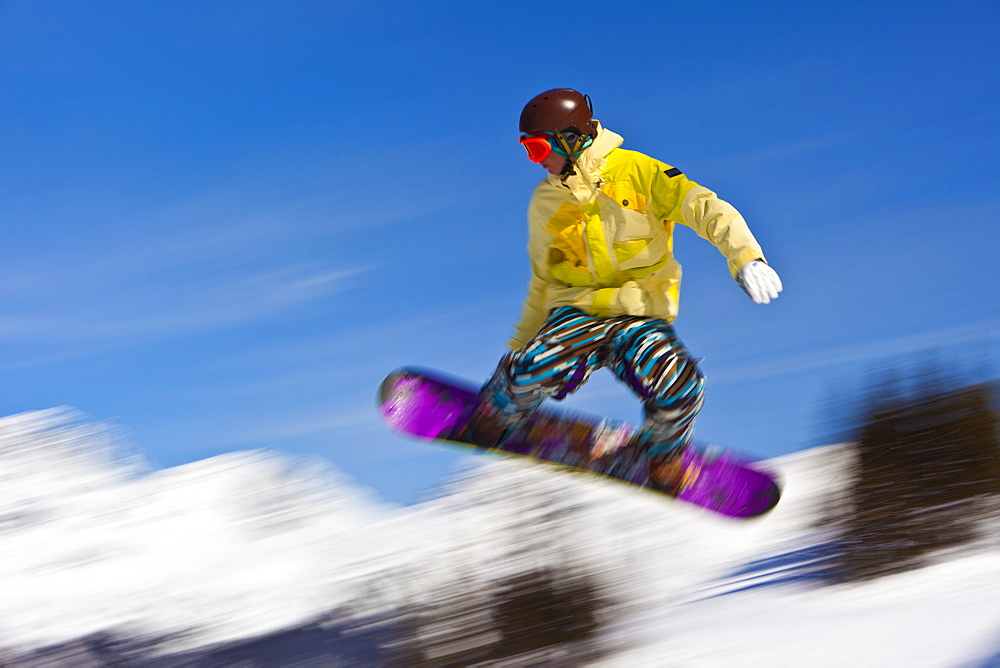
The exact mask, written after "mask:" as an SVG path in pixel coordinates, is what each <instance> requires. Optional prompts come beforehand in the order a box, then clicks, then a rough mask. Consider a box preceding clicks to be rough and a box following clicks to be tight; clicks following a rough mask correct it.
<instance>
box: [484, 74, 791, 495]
mask: <svg viewBox="0 0 1000 668" xmlns="http://www.w3.org/2000/svg"><path fill="white" fill-rule="evenodd" d="M520 130H521V133H522V135H521V140H520V141H521V145H522V146H524V148H525V150H526V151H527V153H528V158H529V159H530V160H531V161H532V162H534V163H537V164H540V165H541V166H542V167H544V168H545V169H546V170H547V171H548V172H549V175H548V176H547V177H546V178H545V179H544V180H542V182H541V183H540V184H539V185H538V186H537V187H536V188H535V192H534V195H533V196H532V198H531V204H530V206H529V209H528V222H529V240H528V250H529V255H530V259H531V269H532V276H531V281H530V283H529V287H528V297H527V301H526V303H525V306H524V313H523V316H522V318H521V321H520V323H519V324H518V326H517V328H516V331H515V334H514V338H513V340H512V341H511V342H510V348H511V352H509V353H507V354H506V355H504V356H503V358H502V359H501V360H500V363H499V364H498V366H497V369H496V371H495V373H494V374H493V376H492V378H490V380H489V381H487V383H486V384H485V385H484V386H483V387H482V389H481V390H480V404H479V407H478V409H477V410H476V412H475V414H474V415H473V417H472V420H471V422H470V430H471V432H472V433H473V434H475V435H476V436H475V437H476V438H477V439H478V440H479V441H480V442H485V443H487V444H489V443H501V442H502V441H503V439H504V437H505V436H506V435H507V434H510V433H511V432H512V431H513V430H514V429H516V428H517V427H518V426H520V425H521V424H523V423H524V421H525V420H526V419H527V418H528V417H529V416H530V415H531V413H532V412H533V411H534V409H536V408H537V407H538V406H539V405H540V404H541V402H542V400H543V399H544V398H546V397H551V398H553V399H556V400H559V399H562V398H564V397H565V396H566V395H568V394H569V393H571V392H573V391H575V390H576V389H577V388H578V387H580V385H581V384H583V383H584V382H585V381H586V380H587V378H588V377H589V376H590V374H591V373H592V372H593V371H594V370H595V369H598V368H601V367H608V368H609V369H610V370H611V371H612V372H614V374H615V375H616V376H617V377H618V378H619V379H620V380H622V381H623V382H625V383H626V384H627V385H628V386H629V388H631V390H632V391H633V392H634V393H635V394H636V395H637V396H638V397H639V398H640V399H641V400H642V402H643V413H644V418H645V421H644V423H643V426H642V429H641V430H640V431H639V432H638V435H637V437H636V438H635V439H633V442H632V443H631V444H630V445H629V449H630V450H633V451H634V452H636V453H642V456H644V457H646V458H647V461H648V462H649V477H650V479H651V480H652V481H653V482H654V483H656V484H658V485H661V486H676V485H677V484H679V476H681V475H682V472H681V471H680V470H679V465H678V463H679V461H680V454H681V453H682V452H683V450H684V448H685V447H687V445H688V443H689V442H690V441H691V437H692V433H693V430H694V419H695V416H696V415H697V413H698V411H699V409H700V408H701V403H702V391H703V386H704V379H703V377H702V375H701V372H700V370H699V369H698V365H697V363H696V362H695V360H693V359H692V358H691V356H690V355H689V354H688V352H687V350H686V349H685V348H684V346H683V344H682V343H681V342H680V340H679V339H678V338H677V335H676V334H675V332H674V328H673V326H672V324H671V323H672V322H673V321H674V319H675V318H676V317H677V308H678V297H679V289H680V279H681V267H680V264H679V263H678V262H677V260H676V259H674V256H673V252H672V249H673V230H674V224H675V223H676V222H679V223H682V224H684V225H687V226H688V227H691V228H692V229H693V230H694V231H695V232H696V233H697V234H698V235H699V236H701V237H703V238H705V239H707V240H708V241H710V242H711V243H712V244H713V245H714V246H715V247H716V248H718V249H719V251H720V252H721V253H722V254H723V255H724V256H725V257H726V260H727V262H728V266H729V270H730V272H731V273H732V275H733V277H734V278H735V279H736V281H737V283H738V284H739V285H740V286H741V287H742V288H743V290H744V291H745V292H746V293H747V295H749V297H750V299H752V300H753V301H754V302H757V303H759V304H766V303H768V302H769V301H770V300H772V299H775V298H777V296H778V293H779V292H780V291H781V289H782V286H781V280H780V279H779V278H778V275H777V274H776V273H775V271H774V270H773V269H772V268H771V267H769V266H768V265H767V263H766V262H765V260H764V253H763V252H762V251H761V248H760V246H759V245H758V243H757V241H756V240H755V239H754V237H753V235H752V234H751V232H750V229H749V228H748V227H747V224H746V222H745V221H744V219H743V217H742V216H741V215H740V213H739V212H738V211H737V210H736V209H735V208H733V206H732V205H730V204H728V203H727V202H725V201H723V200H721V199H719V198H718V197H717V196H716V194H715V193H714V192H712V191H711V190H709V189H708V188H705V187H703V186H701V185H698V184H697V183H695V182H694V181H692V180H690V179H688V178H687V177H686V176H685V175H684V174H683V173H682V172H681V170H679V169H677V168H676V167H672V166H671V165H667V164H665V163H662V162H660V161H658V160H655V159H653V158H650V157H648V156H646V155H643V154H642V153H638V152H636V151H631V150H626V149H623V148H620V146H621V144H622V141H623V140H622V137H621V136H619V135H617V134H615V133H614V132H611V131H610V130H608V129H606V128H605V127H603V126H602V125H601V123H600V122H599V121H598V120H596V119H594V118H593V107H592V105H591V101H590V98H589V96H586V95H583V94H581V93H580V92H578V91H576V90H572V89H568V88H562V89H553V90H549V91H546V92H544V93H542V94H540V95H538V96H536V97H535V98H533V99H532V100H530V101H529V102H528V104H527V105H526V106H525V107H524V110H523V111H522V112H521V119H520Z"/></svg>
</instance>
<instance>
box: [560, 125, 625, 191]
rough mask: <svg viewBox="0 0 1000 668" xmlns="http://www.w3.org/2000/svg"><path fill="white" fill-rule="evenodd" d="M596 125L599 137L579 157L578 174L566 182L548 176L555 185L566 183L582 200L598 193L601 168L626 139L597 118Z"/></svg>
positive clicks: (576, 169)
mask: <svg viewBox="0 0 1000 668" xmlns="http://www.w3.org/2000/svg"><path fill="white" fill-rule="evenodd" d="M594 125H595V126H597V137H595V138H594V143H593V144H591V145H590V147H589V148H587V150H586V151H584V152H583V155H581V156H580V157H579V159H577V161H576V165H575V167H574V169H575V171H576V174H575V175H573V176H570V177H569V178H567V179H566V181H565V182H563V181H562V179H561V178H560V177H558V176H555V175H549V177H548V181H549V183H551V184H552V185H554V186H562V185H564V183H565V186H566V187H567V188H569V189H570V191H572V193H573V195H574V196H576V198H577V199H578V200H580V201H581V202H589V201H590V200H592V199H593V198H594V197H595V196H596V195H597V192H598V190H599V189H600V176H601V170H602V169H603V168H604V163H605V162H607V159H608V155H610V153H611V151H613V150H615V149H616V148H618V147H619V146H621V145H622V142H624V141H625V140H624V139H622V136H621V135H619V134H616V133H614V132H612V131H611V130H608V129H606V128H604V127H603V126H602V125H601V122H600V121H597V120H595V121H594Z"/></svg>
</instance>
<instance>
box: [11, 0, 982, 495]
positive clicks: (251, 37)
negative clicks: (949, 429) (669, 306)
mask: <svg viewBox="0 0 1000 668" xmlns="http://www.w3.org/2000/svg"><path fill="white" fill-rule="evenodd" d="M998 33H1000V5H998V4H997V3H996V2H986V1H979V2H973V1H959V2H954V3H948V4H947V6H945V5H944V4H942V3H932V2H880V3H868V2H836V3H799V2H761V3H746V2H705V3H664V2H659V1H657V2H628V3H607V4H605V3H595V2H586V1H581V2H575V3H571V4H569V5H565V4H561V3H546V2H533V3H526V2H507V3H488V4H487V3H474V2H450V1H447V2H437V3H433V4H432V3H424V2H410V1H405V0H404V1H401V2H346V1H345V2H337V3H330V2H294V1H288V2H242V1H241V2H235V1H233V2H212V3H200V2H137V3H119V2H101V1H93V2H76V3H62V2H28V1H17V0H15V1H10V0H8V1H6V2H0V99H2V104H0V128H2V130H0V231H2V234H3V241H4V243H3V253H2V261H0V373H2V375H3V382H2V390H0V414H2V415H8V414H12V413H17V412H21V411H27V410H35V409H41V408H49V407H52V406H59V405H69V406H73V407H75V408H78V409H80V410H81V411H84V412H85V413H87V414H88V415H90V416H91V417H93V418H95V419H98V420H109V421H112V422H115V423H117V424H118V425H120V426H121V428H122V429H124V430H126V431H127V432H128V433H129V438H130V440H131V442H132V443H133V444H134V446H135V447H136V448H137V449H139V450H140V451H141V452H143V453H144V454H145V455H146V456H147V457H148V458H149V459H150V460H151V461H152V462H153V463H154V464H155V465H157V466H174V465H178V464H181V463H185V462H189V461H194V460H198V459H202V458H205V457H209V456H212V455H215V454H219V453H223V452H227V451H232V450H242V449H248V448H259V447H267V448H276V449H280V450H284V451H288V452H292V453H311V454H318V455H321V456H323V457H325V458H327V459H329V460H330V461H331V462H333V464H334V465H335V466H336V467H338V468H339V469H341V470H342V471H344V472H346V473H348V474H350V475H352V476H354V477H355V478H356V479H357V480H358V481H360V482H361V483H363V484H365V485H369V486H371V487H373V488H375V489H376V490H378V491H379V492H380V493H381V494H383V495H384V496H385V497H386V498H387V499H389V500H392V501H398V502H411V501H413V500H415V499H417V498H419V495H420V494H421V493H422V491H423V490H426V489H427V488H429V487H431V486H433V485H434V484H435V483H437V482H438V481H440V480H441V479H442V477H443V476H444V475H446V473H447V472H448V470H449V469H450V468H451V467H452V466H454V465H455V463H456V462H457V461H458V460H459V459H460V458H461V457H462V456H463V455H461V454H459V453H456V452H452V451H450V450H448V449H443V448H434V447H430V446H428V445H423V444H420V443H415V442H412V441H408V440H405V439H403V438H400V437H398V436H395V435H393V434H391V433H389V432H388V431H387V430H386V429H385V428H384V427H383V426H382V425H381V424H380V421H379V419H378V416H377V414H376V412H375V409H374V395H375V391H376V388H377V386H378V383H379V381H380V380H381V378H382V377H383V376H384V375H385V374H387V373H388V372H389V371H391V370H392V369H394V368H396V367H399V366H402V365H408V364H418V365H421V366H429V367H436V368H439V369H443V370H447V371H450V372H453V373H455V374H457V375H460V376H464V377H467V378H470V379H484V378H485V377H486V376H488V375H489V373H490V372H491V370H492V368H493V366H494V364H495V362H496V359H497V358H498V357H499V356H500V354H502V352H503V351H504V345H505V342H506V340H507V338H508V335H509V334H510V331H511V327H512V325H513V323H514V321H515V320H516V319H517V318H518V316H519V314H520V306H521V301H522V299H523V297H524V293H525V286H526V284H527V279H528V264H527V259H526V256H525V241H526V238H525V235H526V224H525V218H524V213H525V209H526V206H527V201H528V197H529V195H530V192H531V189H532V188H533V186H534V184H535V183H536V182H537V181H538V180H539V179H540V178H541V177H542V176H543V173H542V170H541V169H540V168H539V167H537V166H536V165H532V164H531V163H529V162H528V161H527V160H526V159H525V157H524V154H523V150H522V149H521V147H520V146H518V145H517V143H516V138H517V117H518V115H519V113H520V110H521V107H522V106H523V104H524V103H525V102H526V101H527V100H528V99H529V98H531V97H532V96H534V95H535V94H537V93H538V92H541V91H543V90H546V89H548V88H553V87H562V86H571V87H575V88H578V89H580V90H583V91H584V92H587V93H589V94H590V95H591V96H592V98H593V99H594V104H595V115H596V116H597V117H598V118H599V119H601V120H602V122H603V123H604V124H605V125H606V126H607V127H609V128H610V129H612V130H615V131H616V132H618V133H620V134H622V135H623V136H624V137H625V141H626V143H625V146H626V147H627V148H633V149H637V150H640V151H643V152H645V153H648V154H650V155H653V156H655V157H657V158H659V159H661V160H663V161H665V162H668V163H670V164H673V165H676V166H678V167H680V168H681V169H683V171H684V172H685V173H687V174H688V175H689V176H690V177H691V178H693V179H694V180H696V181H698V182H699V183H702V184H703V185H706V186H708V187H710V188H712V189H714V190H716V191H717V192H718V193H719V194H720V196H721V197H723V198H724V199H726V200H728V201H730V202H732V203H733V204H734V205H735V206H736V207H737V208H738V209H739V210H740V211H741V212H742V213H743V214H744V216H745V217H746V218H747V219H748V221H749V222H750V225H751V228H752V229H753V231H754V233H755V235H756V236H757V238H758V240H759V241H760V242H761V243H762V245H763V247H764V249H765V252H766V253H767V256H768V259H769V261H770V262H771V264H772V265H773V266H774V267H775V268H776V269H777V270H778V272H779V273H780V274H781V276H782V279H783V280H784V283H785V292H784V293H783V294H782V296H781V298H780V299H779V300H778V301H776V302H774V303H772V304H770V305H768V306H759V305H755V304H753V303H751V302H750V301H749V300H748V299H747V298H746V297H745V296H744V295H743V293H742V292H741V291H740V290H739V289H738V288H737V286H736V285H735V284H734V283H733V282H732V280H731V278H730V277H729V274H728V272H727V270H726V267H725V261H724V259H723V258H722V256H720V255H719V254H718V253H717V252H716V251H715V249H714V248H712V247H711V246H710V245H709V244H708V243H707V242H704V241H702V240H701V239H699V238H697V237H696V236H695V235H694V233H693V232H691V231H690V230H688V229H686V228H679V231H678V235H677V249H676V250H677V254H678V257H679V259H680V261H681V262H682V264H683V265H684V269H685V282H684V289H683V292H682V305H681V313H680V317H679V319H678V321H677V323H676V326H677V330H678V333H679V334H680V336H681V338H682V339H683V340H684V342H685V343H686V344H687V346H688V348H689V349H690V350H691V351H692V353H693V354H694V355H695V356H697V357H702V358H704V362H703V369H704V371H705V373H706V376H707V378H708V383H709V384H708V390H707V395H706V405H705V409H704V411H703V413H702V415H701V418H700V420H699V424H698V432H697V433H698V438H699V439H700V440H707V441H712V442H717V443H722V444H726V445H730V446H734V447H739V448H741V449H745V450H748V451H751V452H755V453H758V454H760V455H764V456H774V455H780V454H784V453H788V452H792V451H794V450H797V449H800V448H803V447H808V446H812V445H816V444H817V443H818V440H817V439H820V438H821V437H822V435H821V427H822V422H823V417H824V411H825V408H824V403H825V402H827V401H828V400H829V399H830V397H831V392H832V391H833V390H838V391H842V390H843V388H849V389H854V388H859V387H860V383H861V382H862V381H861V378H862V376H863V373H864V370H865V369H867V368H870V367H871V365H873V364H876V363H879V362H880V361H881V360H884V359H886V358H888V357H892V356H897V355H904V356H905V355H909V354H916V353H919V352H920V351H923V350H927V349H929V348H933V349H937V350H941V351H944V352H946V353H948V352H950V351H954V350H961V351H962V354H963V355H964V356H965V357H966V358H967V359H968V358H969V357H971V358H972V360H973V364H975V365H981V366H982V368H983V369H985V370H986V372H987V373H990V374H993V375H994V376H995V372H996V366H995V365H996V362H997V360H998V356H1000V355H998V345H1000V334H998V332H1000V298H998V296H997V294H996V285H997V277H996V262H997V257H998V256H1000V185H998V184H1000V129H998V128H1000V124H998V121H1000V111H998V110H1000V84H998V78H997V72H1000V46H998V45H997V40H996V35H997V34H998ZM570 403H572V404H573V405H575V406H577V407H582V408H585V409H589V410H592V411H600V412H603V413H608V414H611V415H614V416H617V417H622V418H627V419H635V418H637V417H638V414H639V410H638V407H637V405H636V403H635V401H633V400H632V399H631V397H629V395H628V394H627V392H626V391H625V390H624V389H623V388H621V387H619V386H618V385H617V384H616V383H615V382H614V381H613V380H612V379H611V377H610V375H609V374H607V373H602V374H598V375H595V377H594V379H593V381H592V383H591V384H590V385H589V386H588V387H586V388H584V389H583V390H581V391H580V392H579V393H578V394H577V395H576V396H574V397H572V398H571V399H570Z"/></svg>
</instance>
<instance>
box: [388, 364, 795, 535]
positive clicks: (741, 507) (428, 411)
mask: <svg viewBox="0 0 1000 668" xmlns="http://www.w3.org/2000/svg"><path fill="white" fill-rule="evenodd" d="M478 391H479V388H478V387H477V386H476V385H473V384H472V383H469V382H467V381H463V380H458V379H454V378H450V377H448V376H446V375H443V374H440V373H438V372H435V371H428V370H423V369H416V368H403V369H399V370H397V371H394V372H393V373H391V374H389V376H387V377H386V379H385V380H384V381H382V385H381V387H380V388H379V397H378V403H379V411H380V413H381V414H382V416H383V418H384V419H385V421H386V422H387V423H388V424H389V425H390V426H391V427H392V428H393V429H395V430H397V431H400V432H403V433H406V434H410V435H412V436H416V437H419V438H421V439H430V440H436V441H445V442H449V443H454V444H458V445H463V446H468V447H470V448H474V449H476V450H480V451H484V452H486V451H489V452H503V453H506V454H509V455H514V456H517V457H526V458H530V459H534V460H539V461H543V462H549V463H552V464H556V465H561V466H563V467H569V468H570V469H574V470H582V471H587V472H590V473H593V474H597V475H599V476H602V477H605V478H611V479H614V480H618V481H621V482H624V483H628V484H630V485H634V486H637V487H641V488H643V489H646V490H649V491H651V492H655V493H657V494H661V495H664V496H668V497H672V498H675V499H677V500H679V501H683V502H686V503H690V504H693V505H695V506H699V507H701V508H705V509H707V510H710V511H713V512H715V513H718V514H720V515H724V516H728V517H733V518H750V517H756V516H758V515H763V514H764V513H767V512H768V511H770V510H771V509H772V508H774V506H775V505H776V504H777V503H778V500H779V498H780V497H781V488H780V486H779V484H778V480H777V478H776V476H775V475H774V474H773V473H771V472H769V471H767V470H766V469H765V468H762V467H759V466H757V465H755V464H753V463H751V462H750V461H749V460H748V459H746V458H745V457H742V456H741V455H739V454H737V453H736V452H734V451H732V450H728V449H724V448H719V447H716V446H712V447H703V446H698V445H694V444H692V445H690V446H688V448H687V449H686V450H685V451H684V453H683V455H682V459H681V461H680V465H681V467H682V469H681V470H682V472H681V474H680V475H679V476H678V478H677V480H676V481H675V484H673V485H671V486H670V487H669V488H665V487H661V486H658V485H657V484H656V483H654V482H653V481H651V480H650V479H649V475H648V468H649V464H648V459H647V457H646V456H645V453H644V452H642V451H637V450H638V449H637V448H636V447H634V446H633V445H632V444H631V438H632V436H633V434H635V432H636V427H634V426H633V425H630V424H628V423H626V422H623V421H619V420H610V419H605V418H600V417H597V416H593V415H588V414H586V413H582V412H575V411H569V410H565V409H560V408H556V407H552V406H550V405H549V404H543V406H542V407H541V408H539V409H538V410H537V411H536V412H535V414H534V415H532V417H531V418H530V419H529V420H528V421H527V423H526V424H525V425H523V426H522V427H521V428H519V429H518V430H517V431H515V432H513V433H512V434H510V435H509V436H508V437H507V438H506V439H505V441H504V443H503V444H502V445H500V446H497V447H489V446H486V445H484V444H477V443H476V442H475V441H476V440H477V439H476V437H475V435H473V434H469V433H468V432H469V431H470V430H469V429H468V420H469V417H470V416H471V415H472V413H473V411H474V410H475V409H476V406H477V404H478V400H477V395H478Z"/></svg>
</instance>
